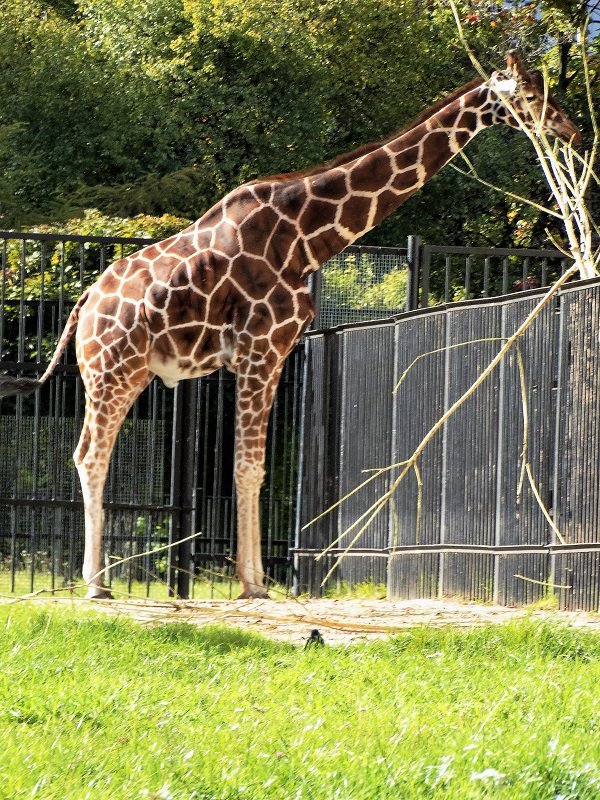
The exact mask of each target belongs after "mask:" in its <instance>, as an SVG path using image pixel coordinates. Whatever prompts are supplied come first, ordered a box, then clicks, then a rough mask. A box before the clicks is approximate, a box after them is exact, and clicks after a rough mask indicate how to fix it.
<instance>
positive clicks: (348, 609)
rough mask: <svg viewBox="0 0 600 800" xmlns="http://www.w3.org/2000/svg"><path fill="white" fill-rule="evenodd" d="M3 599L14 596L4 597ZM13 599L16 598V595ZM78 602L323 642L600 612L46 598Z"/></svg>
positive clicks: (439, 604)
mask: <svg viewBox="0 0 600 800" xmlns="http://www.w3.org/2000/svg"><path fill="white" fill-rule="evenodd" d="M8 602H15V600H9V601H8ZM16 602H18V600H17V601H16ZM29 602H34V603H36V604H37V603H39V604H40V605H41V604H43V603H49V602H52V603H60V604H61V605H73V606H75V607H77V608H88V609H94V610H96V609H97V610H101V611H104V612H106V613H108V614H117V615H123V616H128V617H132V618H133V619H136V620H138V621H139V622H140V623H142V624H148V625H155V624H160V623H165V622H174V621H180V622H189V623H192V624H194V625H209V624H213V625H214V624H224V625H231V626H235V627H238V628H242V629H244V630H248V631H255V632H257V633H261V634H263V635H264V636H267V637H269V638H271V639H276V640H279V641H287V642H291V643H293V644H296V645H302V644H303V643H304V642H305V641H306V639H307V638H308V636H310V633H311V631H312V630H313V629H314V628H318V630H319V631H320V632H321V634H322V636H323V638H324V639H325V641H326V643H328V644H332V645H333V644H342V645H347V644H352V643H354V642H360V641H368V640H372V639H380V638H383V637H385V636H389V635H391V634H393V633H396V632H398V631H401V630H406V629H407V628H411V627H414V626H415V625H434V626H441V625H453V626H456V627H472V626H477V625H487V624H500V623H502V622H506V621H508V620H512V619H518V618H522V617H525V616H528V617H533V618H535V619H555V620H560V621H562V622H566V623H568V624H571V625H575V626H578V627H586V628H588V629H590V630H595V631H597V632H598V633H600V614H587V613H583V612H564V611H563V612H558V611H530V610H524V609H517V608H504V607H502V606H491V605H483V604H475V603H461V602H455V601H451V600H404V601H392V600H352V599H350V600H347V599H343V600H329V599H327V600H324V599H301V600H295V599H287V600H193V601H172V602H171V601H158V600H105V601H86V600H81V599H64V600H58V599H55V600H48V599H44V598H43V597H38V598H33V599H31V600H30V601H29Z"/></svg>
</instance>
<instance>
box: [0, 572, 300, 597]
mask: <svg viewBox="0 0 600 800" xmlns="http://www.w3.org/2000/svg"><path fill="white" fill-rule="evenodd" d="M76 583H77V585H78V586H79V588H78V589H77V590H76V591H75V595H76V596H77V597H85V593H86V589H85V586H84V585H83V579H82V578H79V579H78V580H77V581H76ZM40 589H46V590H51V589H52V576H51V575H50V574H49V573H47V572H42V571H36V573H35V575H34V581H33V588H32V585H31V574H30V573H29V571H28V570H16V571H15V577H14V592H13V582H12V577H11V573H10V571H9V570H0V597H10V596H11V595H12V594H14V595H24V594H29V593H30V592H31V591H34V592H35V591H39V590H40ZM55 589H56V590H57V591H56V594H57V596H59V597H67V596H68V595H69V590H68V589H62V588H61V581H60V579H57V580H56V582H55ZM192 589H193V593H192V598H193V599H195V600H211V599H215V600H227V599H231V598H235V597H237V596H238V595H239V593H240V592H241V586H240V583H239V581H237V580H235V579H225V578H223V579H218V580H215V581H213V582H211V581H209V580H206V579H205V580H202V579H199V580H198V579H197V580H195V581H194V582H193V586H192ZM111 590H112V591H113V593H114V595H115V597H117V598H119V597H133V598H145V597H150V598H152V599H153V600H164V599H166V598H168V597H169V588H168V586H167V584H166V582H165V581H162V580H152V581H150V583H149V585H147V584H146V583H145V582H144V581H132V583H131V588H130V585H129V582H128V581H127V580H126V579H125V578H115V579H114V580H113V581H112V582H111ZM271 591H275V592H278V593H279V594H283V595H285V588H284V587H281V586H279V585H276V586H275V587H274V590H273V588H272V589H271Z"/></svg>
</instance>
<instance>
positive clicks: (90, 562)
mask: <svg viewBox="0 0 600 800" xmlns="http://www.w3.org/2000/svg"><path fill="white" fill-rule="evenodd" d="M505 97H509V98H510V99H511V104H512V108H513V110H514V111H515V113H516V114H517V115H518V116H519V118H520V122H521V124H525V125H532V124H533V123H534V121H535V120H536V119H540V118H541V116H542V114H543V115H544V120H543V125H544V127H545V129H546V130H547V131H548V132H549V133H552V134H553V135H555V136H558V137H560V138H562V139H565V140H572V139H575V140H577V139H578V138H579V132H578V130H577V128H576V127H575V126H574V125H573V123H572V122H571V121H570V120H569V119H568V117H567V116H566V115H565V113H564V112H563V111H562V110H561V109H560V107H559V106H558V105H557V104H556V102H555V101H554V100H553V99H552V97H551V96H550V95H549V94H548V92H547V90H546V87H545V86H544V82H543V79H542V77H541V75H540V74H539V73H536V72H528V71H527V70H526V68H525V66H524V64H523V62H522V61H521V59H520V58H519V56H517V55H516V54H515V53H514V52H511V53H509V54H508V56H507V67H506V70H505V71H499V72H494V73H493V74H492V76H491V78H490V79H489V80H487V81H485V80H483V79H481V78H477V79H475V80H473V81H471V82H469V83H467V84H465V85H464V86H462V87H460V88H459V89H457V90H456V91H454V92H452V93H451V94H450V95H448V96H447V97H445V98H444V99H442V100H440V101H438V102H437V103H435V104H434V105H433V106H431V107H430V108H428V109H427V110H426V111H424V112H423V113H422V114H421V115H420V117H418V118H417V119H416V120H415V121H414V122H413V123H412V124H410V125H409V126H408V127H407V128H405V129H404V130H402V131H399V132H397V133H395V134H393V135H392V136H391V137H388V138H387V139H385V140H382V141H380V142H375V143H372V144H368V145H363V146H362V147H359V148H358V149H357V150H354V151H352V152H350V153H346V154H344V155H342V156H340V157H339V158H337V159H335V160H334V161H332V162H329V163H328V164H324V165H321V166H318V167H315V168H313V169H310V170H307V171H305V172H296V173H288V174H283V175H274V176H270V177H267V178H263V179H260V180H255V181H251V182H249V183H246V184H244V185H242V186H240V187H238V188H236V189H234V190H233V191H232V192H230V193H229V194H227V195H226V197H224V198H223V199H222V200H221V201H220V202H219V203H217V204H216V205H215V206H213V207H212V208H211V209H210V210H208V211H207V212H206V213H205V214H204V216H202V217H201V218H200V219H199V220H198V221H197V222H195V223H194V224H192V225H191V226H189V227H188V228H186V229H185V230H183V231H182V232H180V233H179V234H177V235H175V236H172V237H170V238H168V239H165V240H164V241H162V242H160V243H157V244H152V245H150V246H148V247H145V248H144V249H142V250H140V251H139V252H137V253H135V254H134V255H131V256H129V257H127V258H123V259H121V260H119V261H117V262H115V263H114V264H112V265H111V266H110V267H109V268H108V269H107V270H106V271H105V272H104V273H103V274H102V275H101V276H100V278H99V279H98V281H97V282H96V283H95V284H94V285H93V286H91V287H90V288H89V289H88V290H87V291H86V292H85V293H84V294H83V295H82V296H81V297H80V299H79V300H78V302H77V303H76V305H75V306H74V308H73V310H72V312H71V314H70V316H69V319H68V321H67V324H66V326H65V329H64V331H63V333H62V335H61V337H60V339H59V342H58V344H57V348H56V350H55V352H54V355H53V357H52V359H51V360H50V363H49V365H48V367H47V369H46V371H45V372H44V373H43V374H42V376H41V377H40V378H39V379H37V380H35V379H26V378H14V377H10V376H3V377H2V378H0V397H2V396H7V395H9V394H19V393H22V394H25V393H28V392H31V391H35V390H36V389H37V388H38V387H39V386H41V385H42V384H43V383H44V382H45V381H46V380H47V379H48V378H49V377H50V376H51V374H52V373H53V371H54V369H55V367H56V366H57V364H58V361H59V359H60V357H61V354H62V353H63V351H64V349H65V347H66V345H67V343H68V341H69V339H70V338H71V336H72V335H73V334H74V332H75V331H77V334H76V352H77V359H78V362H79V366H80V371H81V376H82V379H83V383H84V387H85V393H86V409H85V417H84V423H83V428H82V432H81V437H80V440H79V443H78V445H77V449H76V451H75V456H74V458H75V464H76V467H77V470H78V473H79V477H80V481H81V487H82V494H83V500H84V510H85V554H84V564H83V578H84V581H85V582H86V584H87V586H88V597H90V598H102V597H110V592H109V590H108V589H107V588H106V587H105V586H104V583H103V580H102V578H101V576H100V575H99V573H101V541H102V528H103V490H104V483H105V479H106V474H107V470H108V464H109V459H110V455H111V451H112V449H113V445H114V442H115V439H116V437H117V434H118V431H119V429H120V427H121V424H122V422H123V420H124V418H125V416H126V414H127V412H128V410H129V408H130V407H131V405H132V404H133V402H134V401H135V399H136V398H137V397H138V396H139V394H140V393H141V392H142V391H143V390H144V389H145V387H146V386H148V384H149V383H150V381H151V380H152V379H153V378H154V377H155V376H158V377H160V378H161V379H162V380H163V382H164V383H165V384H166V385H167V386H168V387H174V386H176V385H177V383H178V382H179V381H181V380H185V379H188V378H198V377H200V376H202V375H207V374H208V373H210V372H213V371H214V370H217V369H219V368H220V367H222V366H225V367H226V368H227V369H229V370H230V371H232V372H233V373H235V374H236V376H237V397H236V420H235V467H234V474H235V483H236V496H237V509H238V534H237V536H238V540H237V541H238V545H237V574H238V577H239V580H240V582H241V587H242V592H241V595H240V597H243V598H246V597H265V596H268V595H267V593H266V589H265V585H264V572H263V565H262V560H261V539H260V520H259V502H258V501H259V491H260V488H261V485H262V482H263V478H264V457H265V438H266V433H267V424H268V420H269V416H270V410H271V405H272V402H273V398H274V394H275V390H276V388H277V384H278V381H279V378H280V375H281V370H282V367H283V364H284V361H285V359H286V357H287V355H288V354H289V353H290V351H291V350H292V349H293V347H294V346H295V344H296V343H297V342H298V340H299V338H300V337H301V335H302V333H303V331H304V330H305V329H306V327H307V326H308V325H309V323H310V322H311V321H312V319H313V317H314V309H313V304H312V300H311V296H310V292H309V288H308V278H309V275H310V274H311V273H312V272H314V271H315V270H317V269H319V267H320V266H321V265H322V264H323V263H324V262H325V261H326V260H327V259H329V258H330V257H331V256H333V255H334V254H336V253H338V252H340V251H342V250H343V249H344V248H345V247H347V246H348V245H350V244H352V242H354V241H355V240H356V239H358V238H359V237H360V236H362V235H363V234H364V233H366V232H367V231H369V230H371V229H372V228H374V227H375V226H376V225H377V224H378V223H379V222H380V221H381V220H382V219H384V218H385V217H387V216H388V215H389V214H391V213H392V212H393V211H394V210H395V209H397V208H398V207H399V206H400V205H401V204H403V203H405V202H406V201H407V200H408V199H409V198H410V197H411V196H412V195H413V194H415V192H417V191H418V190H419V189H420V188H421V187H422V186H423V185H424V184H425V182H426V181H428V180H429V179H430V178H431V177H432V176H433V175H435V174H436V173H437V172H438V171H439V170H440V169H441V168H442V167H443V166H444V165H445V164H447V163H448V162H449V161H450V160H451V159H452V158H453V157H454V156H455V155H456V154H457V153H458V152H459V151H460V150H461V149H462V148H463V147H465V145H466V144H467V143H468V142H469V141H470V140H471V139H472V138H473V137H474V136H475V135H476V134H477V133H479V131H481V130H483V129H484V128H487V127H489V126H491V125H496V124H507V125H509V126H512V127H518V126H519V122H518V121H517V120H516V119H515V117H514V116H513V115H512V114H511V112H510V111H509V110H508V109H507V106H506V104H505V103H504V100H503V98H505Z"/></svg>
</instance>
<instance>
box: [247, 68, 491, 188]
mask: <svg viewBox="0 0 600 800" xmlns="http://www.w3.org/2000/svg"><path fill="white" fill-rule="evenodd" d="M483 82H484V81H483V78H473V80H471V81H469V82H468V83H465V84H464V86H460V87H459V88H458V89H455V90H454V91H453V92H451V93H450V94H448V95H444V97H441V98H440V99H439V100H436V102H435V103H433V105H431V106H428V107H427V108H426V109H425V110H424V111H421V113H420V114H419V115H418V116H417V117H415V118H414V119H413V120H411V121H410V122H408V123H407V124H406V125H404V126H403V127H402V128H399V129H398V130H397V131H395V132H394V133H392V134H391V135H390V136H387V137H385V138H384V139H379V140H378V141H376V142H369V143H367V144H362V145H359V147H356V148H355V149H354V150H350V151H349V152H347V153H343V154H342V155H340V156H337V157H336V158H334V159H332V160H331V161H327V162H325V163H324V164H319V165H318V166H315V167H309V168H308V169H305V170H298V171H296V172H282V173H280V174H277V175H267V176H265V177H263V178H255V179H254V180H252V181H248V183H249V184H253V183H262V182H263V181H289V180H295V179H296V178H307V177H309V176H311V175H320V174H321V173H322V172H327V171H328V170H330V169H335V167H341V166H343V165H344V164H348V163H349V162H350V161H354V159H356V158H360V156H364V155H366V154H367V153H371V152H373V150H377V149H378V148H379V147H382V146H383V145H384V144H386V142H389V141H390V140H391V139H396V138H398V136H401V135H402V134H403V133H407V132H408V131H410V130H412V129H413V128H416V127H417V125H420V124H421V123H422V122H425V120H427V119H429V118H430V117H432V116H433V115H434V114H436V113H437V112H438V111H439V110H440V108H443V107H444V106H447V105H449V104H450V103H452V102H454V100H456V99H457V98H458V97H461V96H462V95H463V94H466V93H467V92H470V91H471V89H474V88H475V87H476V86H481V85H482V84H483Z"/></svg>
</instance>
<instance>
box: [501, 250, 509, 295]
mask: <svg viewBox="0 0 600 800" xmlns="http://www.w3.org/2000/svg"><path fill="white" fill-rule="evenodd" d="M502 294H508V257H507V256H505V257H504V258H503V259H502Z"/></svg>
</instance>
